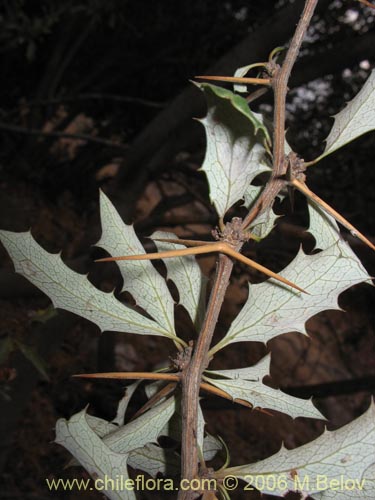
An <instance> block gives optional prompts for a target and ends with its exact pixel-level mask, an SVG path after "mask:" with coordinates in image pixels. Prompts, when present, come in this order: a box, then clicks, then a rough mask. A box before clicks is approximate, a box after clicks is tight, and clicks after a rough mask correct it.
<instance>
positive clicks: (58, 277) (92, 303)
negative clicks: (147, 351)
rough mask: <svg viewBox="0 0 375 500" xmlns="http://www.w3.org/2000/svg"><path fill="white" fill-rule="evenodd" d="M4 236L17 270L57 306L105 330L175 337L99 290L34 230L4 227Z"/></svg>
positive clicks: (0, 238)
mask: <svg viewBox="0 0 375 500" xmlns="http://www.w3.org/2000/svg"><path fill="white" fill-rule="evenodd" d="M0 240H1V242H2V243H3V245H4V246H5V248H6V249H7V251H8V253H9V255H10V257H11V258H12V260H13V263H14V267H15V270H16V272H18V273H20V274H22V275H23V276H25V278H27V279H28V280H29V281H31V283H33V284H34V285H35V286H37V287H38V288H39V289H40V290H42V291H43V292H44V293H45V294H46V295H48V296H49V297H50V299H51V300H52V303H53V305H54V306H55V307H57V308H61V309H65V310H67V311H71V312H73V313H75V314H78V315H79V316H82V317H83V318H86V319H88V320H90V321H92V322H93V323H95V324H96V325H98V326H99V328H100V330H101V331H114V332H129V333H137V334H143V335H162V336H166V337H172V338H174V336H173V335H171V333H170V332H169V331H167V330H165V329H164V328H162V327H161V326H160V325H159V324H158V323H156V322H155V321H152V320H150V319H148V318H146V317H145V316H142V314H139V313H138V312H136V311H135V310H133V309H132V308H130V307H128V306H126V305H124V304H122V303H121V302H120V301H118V300H117V299H116V297H115V296H114V295H113V293H105V292H102V291H100V290H98V289H97V288H96V287H95V286H94V285H93V284H92V283H90V281H89V280H88V279H87V277H86V276H84V275H82V274H79V273H76V272H75V271H72V270H71V269H70V268H69V267H67V266H66V265H65V264H64V263H63V261H62V260H61V257H60V255H59V254H51V253H49V252H46V251H45V250H44V249H43V248H42V247H41V246H40V245H38V243H37V242H36V241H35V240H34V238H33V237H32V236H31V233H30V232H26V233H12V232H9V231H0Z"/></svg>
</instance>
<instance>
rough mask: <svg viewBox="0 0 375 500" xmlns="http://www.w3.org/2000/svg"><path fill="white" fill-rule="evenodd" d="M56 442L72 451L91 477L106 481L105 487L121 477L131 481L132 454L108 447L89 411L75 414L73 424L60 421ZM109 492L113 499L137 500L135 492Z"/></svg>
mask: <svg viewBox="0 0 375 500" xmlns="http://www.w3.org/2000/svg"><path fill="white" fill-rule="evenodd" d="M56 443H58V444H60V445H62V446H64V448H66V449H67V450H68V451H70V453H71V454H72V455H73V456H74V458H75V459H76V460H77V461H78V462H79V463H80V464H81V465H82V466H83V467H84V468H85V469H86V470H87V472H88V473H89V474H90V475H91V476H93V477H95V478H98V479H102V480H103V483H102V484H103V485H104V480H105V479H108V478H111V479H113V480H116V478H118V477H120V476H121V477H122V478H123V480H124V481H125V480H126V479H127V478H128V474H127V460H128V455H127V454H120V453H116V452H114V451H112V450H110V449H109V448H108V446H106V445H105V444H104V442H103V441H102V440H101V439H100V437H99V436H97V435H96V434H95V432H94V431H93V430H92V429H91V428H90V426H89V424H88V422H87V420H86V411H85V410H83V411H81V412H79V413H77V414H76V415H73V416H72V417H71V418H70V420H69V421H67V420H65V419H60V420H58V421H57V423H56ZM105 493H106V496H107V497H108V498H110V499H111V500H135V494H134V492H133V491H131V490H123V491H116V489H113V490H112V489H108V490H106V491H105Z"/></svg>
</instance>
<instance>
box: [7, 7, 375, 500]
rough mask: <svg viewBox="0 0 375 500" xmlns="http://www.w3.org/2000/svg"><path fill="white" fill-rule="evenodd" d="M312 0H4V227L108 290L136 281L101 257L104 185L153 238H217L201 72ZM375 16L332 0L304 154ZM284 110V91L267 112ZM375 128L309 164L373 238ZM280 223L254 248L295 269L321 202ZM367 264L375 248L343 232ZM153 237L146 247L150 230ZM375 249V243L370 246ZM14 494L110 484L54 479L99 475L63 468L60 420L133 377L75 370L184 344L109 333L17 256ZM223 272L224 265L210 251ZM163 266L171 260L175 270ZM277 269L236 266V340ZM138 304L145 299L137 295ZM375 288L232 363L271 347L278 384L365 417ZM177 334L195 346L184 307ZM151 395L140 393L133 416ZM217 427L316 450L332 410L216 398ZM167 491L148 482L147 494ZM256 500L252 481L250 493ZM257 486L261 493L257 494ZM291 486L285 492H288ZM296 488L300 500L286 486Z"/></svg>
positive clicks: (279, 42) (301, 114)
mask: <svg viewBox="0 0 375 500" xmlns="http://www.w3.org/2000/svg"><path fill="white" fill-rule="evenodd" d="M303 4H304V2H303V1H302V0H295V1H294V2H293V1H288V0H280V1H274V0H273V1H271V0H263V1H262V2H256V1H251V0H222V1H221V2H217V0H200V1H191V0H179V1H178V2H176V1H173V0H163V1H162V2H134V1H130V0H121V1H120V0H106V1H105V2H104V1H101V0H74V1H73V0H65V1H64V2H60V1H58V0H39V1H38V2H35V1H32V0H3V1H2V2H1V5H0V26H1V29H0V54H1V68H2V71H1V83H0V99H1V100H0V192H1V196H0V228H1V229H6V230H12V231H27V230H29V229H30V228H31V231H32V234H33V236H34V237H35V238H36V240H37V241H38V242H39V243H40V244H41V245H43V246H44V248H46V249H47V250H49V251H50V252H59V251H60V250H62V257H63V259H64V261H65V262H66V263H67V264H68V265H69V266H70V267H71V268H73V269H74V270H76V271H78V272H81V273H89V279H90V280H91V281H92V282H93V283H94V284H96V285H97V286H98V287H100V288H101V289H102V290H105V291H110V290H112V289H113V288H114V287H116V288H117V289H119V287H120V286H121V278H120V275H119V273H118V272H117V270H116V266H115V264H108V265H105V266H98V265H95V264H94V263H93V260H94V259H95V258H98V257H100V256H103V255H104V254H103V253H102V252H101V251H100V250H99V249H97V248H95V247H94V246H93V245H94V244H95V243H96V242H97V241H98V239H99V236H100V232H101V229H100V225H99V209H98V192H99V188H100V189H102V190H103V191H104V192H106V193H107V194H108V196H109V197H110V199H111V200H112V201H113V203H114V204H115V206H116V207H117V209H118V210H119V212H120V214H121V215H122V217H123V218H124V220H125V221H126V222H127V223H134V224H135V228H136V230H137V232H138V234H139V235H140V237H142V238H144V237H146V236H147V235H149V234H151V233H152V232H153V231H155V230H158V229H163V230H168V231H173V232H175V233H176V234H178V235H179V236H182V237H197V238H199V239H206V238H209V237H210V232H211V229H212V228H213V227H214V226H215V225H216V223H217V219H216V215H215V211H214V209H213V207H212V206H211V205H210V203H209V201H208V187H207V183H206V180H205V177H204V175H203V174H202V173H201V172H199V171H198V169H199V167H200V165H201V163H202V161H203V157H204V150H205V137H204V131H203V127H202V126H201V125H200V124H199V123H198V122H197V121H195V120H193V118H194V117H202V116H204V114H205V104H204V101H203V99H202V96H201V95H200V92H199V90H198V89H197V88H196V87H195V86H194V85H192V84H191V83H190V82H189V80H192V79H193V78H194V76H195V75H202V74H222V75H232V74H233V73H234V71H235V69H236V68H237V67H240V66H244V65H246V64H250V63H252V62H257V61H264V60H266V58H267V57H268V55H269V53H270V51H271V50H272V49H273V48H275V47H277V46H284V45H287V43H288V41H289V39H290V37H291V35H292V34H293V31H294V29H295V25H296V23H297V22H298V19H299V16H300V13H301V11H302V8H303ZM374 16H375V10H373V9H371V8H369V7H366V6H364V5H363V4H361V3H359V2H357V1H354V0H353V1H351V0H346V1H341V0H320V1H319V3H318V8H317V11H316V15H315V16H314V19H313V22H312V25H311V27H310V29H309V31H308V34H307V37H306V41H305V43H304V45H303V48H302V50H301V53H300V57H299V58H298V61H297V63H296V65H295V68H294V70H293V74H292V78H291V80H290V85H289V86H290V93H289V96H288V124H287V126H288V134H287V138H288V141H289V143H290V144H291V145H292V146H293V148H294V149H295V151H296V152H298V153H299V154H300V156H302V157H303V158H305V160H309V159H313V158H315V157H316V156H317V155H318V153H320V152H321V151H322V150H323V148H324V142H323V141H324V138H325V137H326V136H327V134H328V131H329V129H330V127H331V125H332V118H331V116H332V115H334V114H335V113H337V112H338V111H339V110H340V109H342V107H343V106H344V105H345V102H347V101H349V100H350V99H351V98H353V96H354V95H355V94H356V93H357V92H358V91H359V89H360V88H361V86H362V85H363V83H364V82H365V80H366V78H367V77H368V75H369V73H370V72H371V70H372V68H373V67H374V62H375V30H374ZM252 109H254V110H255V111H258V112H263V113H264V114H265V115H266V116H269V117H272V93H271V92H269V93H267V94H266V95H264V96H262V97H261V98H260V99H258V100H257V101H255V102H254V103H253V104H252ZM374 151H375V134H374V133H369V134H367V135H365V136H363V137H361V138H359V139H358V140H357V141H355V142H354V143H352V144H350V145H347V146H346V147H345V148H343V149H341V150H340V151H338V152H336V153H335V154H333V155H331V156H329V157H328V158H326V159H325V160H323V161H322V162H321V163H319V164H318V165H317V166H315V167H314V168H312V169H310V171H309V172H308V175H309V177H308V184H309V186H310V188H311V189H312V190H313V191H315V192H316V193H317V194H318V195H319V196H321V197H322V198H323V199H324V200H326V201H327V202H328V203H330V204H331V205H332V206H333V207H335V209H337V210H338V211H340V212H341V213H342V214H343V215H344V216H345V217H346V218H347V219H349V220H350V221H351V222H352V223H353V224H354V225H355V226H357V227H358V229H360V230H361V231H362V232H363V233H364V234H365V235H366V236H368V237H369V238H370V239H371V238H374V237H375V216H374V213H375V194H374V193H375V191H374V188H373V186H374V183H375V169H374ZM276 211H277V212H278V213H279V214H280V215H283V217H281V218H280V219H279V221H278V225H277V227H276V228H275V229H274V231H273V232H272V234H271V235H270V236H269V237H268V238H267V239H266V240H265V241H263V242H262V243H261V244H257V245H255V244H251V245H249V246H247V247H246V254H247V255H249V256H250V257H252V258H254V259H256V260H257V261H259V262H261V263H262V264H264V265H266V266H268V267H270V268H271V269H273V270H275V271H276V272H277V271H280V270H281V269H282V268H283V267H285V265H286V264H288V262H290V261H291V260H292V259H293V257H294V256H295V254H296V252H297V251H298V248H299V247H300V245H301V244H303V246H304V249H305V250H306V251H309V250H311V249H312V247H313V240H312V238H311V237H309V235H308V234H307V233H306V232H305V228H306V227H307V225H308V218H307V214H306V202H305V200H304V199H303V197H302V196H300V195H299V194H296V203H295V208H294V211H293V212H292V210H291V207H290V204H289V202H288V201H285V202H283V203H278V204H277V205H276ZM343 234H344V237H345V238H347V239H348V241H349V242H350V244H351V245H352V248H353V249H354V251H355V252H356V253H357V254H358V255H359V257H360V258H361V259H362V260H363V262H364V264H365V266H366V268H367V269H368V271H369V273H370V275H372V276H373V275H374V273H375V264H374V256H373V255H372V254H371V250H369V249H367V248H366V247H364V246H363V245H362V244H361V242H359V240H356V239H355V238H353V237H352V236H351V235H349V234H347V233H346V232H345V231H343ZM142 241H144V243H145V245H146V248H147V249H151V248H152V245H151V243H150V241H149V240H147V239H142ZM373 241H374V240H373ZM0 259H1V267H0V404H1V414H0V421H1V426H0V427H1V428H0V441H1V443H0V446H1V447H0V477H1V481H2V484H3V486H2V488H1V490H0V499H2V498H4V499H13V498H15V499H16V498H35V499H47V498H53V497H56V498H62V499H73V498H76V497H78V496H79V497H82V498H92V499H98V498H102V495H101V494H100V493H97V492H77V491H75V492H64V491H59V492H50V491H48V489H47V487H46V484H45V479H46V478H53V477H56V478H59V477H86V476H87V475H86V473H85V472H84V471H82V470H81V469H77V468H74V469H68V470H64V466H65V465H66V464H67V462H68V461H69V454H68V453H67V452H66V451H65V450H64V449H63V448H61V447H60V446H58V445H56V444H53V443H52V441H53V440H54V425H55V422H56V420H57V419H58V418H60V417H65V418H69V417H70V416H71V415H72V414H73V413H75V412H77V411H79V410H81V409H82V408H83V407H84V406H85V405H87V404H89V405H90V406H89V411H90V412H91V413H93V414H95V415H98V416H100V417H103V418H107V419H111V418H113V417H114V414H115V411H116V403H117V401H118V400H119V399H120V398H121V396H122V394H123V391H124V384H123V383H121V382H116V381H113V382H102V381H96V382H92V381H90V382H87V381H82V380H79V381H77V380H72V378H71V376H72V375H73V374H75V373H84V372H95V371H146V370H154V369H156V368H158V367H160V366H165V365H167V364H168V363H169V358H168V356H171V355H173V350H172V349H171V346H170V345H169V342H168V341H166V340H164V339H161V338H156V337H148V338H147V337H143V336H142V337H141V336H134V335H128V334H124V333H122V334H114V333H111V334H109V333H104V334H103V335H102V336H100V334H99V331H98V328H97V327H96V326H95V325H94V324H92V323H89V322H88V321H85V320H83V319H80V318H78V317H77V316H74V315H72V314H70V313H66V312H63V311H55V310H53V308H52V307H51V306H50V301H49V299H48V298H47V297H46V296H44V295H43V294H42V293H40V292H39V291H38V290H37V289H36V288H35V287H33V286H32V285H30V284H29V283H28V282H27V281H26V280H24V279H23V278H22V277H20V276H18V275H16V274H15V273H14V272H13V265H12V263H11V260H10V259H9V257H8V255H7V253H6V252H5V250H4V249H3V248H2V247H1V248H0ZM199 262H200V264H201V266H202V269H203V270H204V272H205V274H206V275H207V276H209V277H210V276H212V273H213V270H214V265H215V259H214V258H212V257H204V258H201V259H200V260H199ZM159 268H160V270H161V272H164V268H163V266H162V265H161V266H160V267H159ZM261 279H262V277H261V276H260V275H256V274H254V273H252V272H251V271H250V270H249V269H248V268H245V267H244V266H241V265H240V264H236V266H235V271H234V274H233V279H232V284H231V286H230V288H229V290H228V295H227V302H226V304H225V306H224V309H223V312H222V315H221V317H220V321H219V324H218V328H217V333H216V334H217V338H220V337H221V336H222V335H223V334H224V333H225V331H226V329H227V328H228V326H229V325H230V323H231V321H232V320H233V318H234V316H235V315H236V314H237V312H238V311H239V310H240V308H241V306H242V304H243V303H244V301H245V300H246V297H247V283H248V281H249V280H251V281H252V282H254V281H260V280H261ZM124 298H125V299H128V300H131V297H126V296H124ZM374 298H375V297H374V290H373V289H371V287H369V286H366V285H360V286H357V287H354V288H352V289H350V290H348V291H347V292H345V293H344V294H342V296H341V297H340V306H341V307H342V309H344V310H345V312H343V311H327V312H324V313H321V314H319V315H317V316H315V317H314V318H312V319H311V320H310V321H309V322H308V325H307V329H308V332H309V337H305V336H302V335H301V334H297V333H293V332H292V333H290V334H286V335H282V336H279V337H277V338H276V339H274V340H272V341H271V342H270V343H269V344H268V345H267V346H264V345H263V344H258V343H254V344H238V345H237V344H234V345H232V346H231V347H228V348H227V349H225V350H224V351H223V352H222V353H220V355H218V357H217V359H215V366H216V367H220V368H235V367H243V366H247V365H249V364H252V363H255V362H256V361H258V359H260V358H261V357H262V356H263V355H264V354H265V353H266V352H267V351H269V350H270V351H271V352H272V364H271V377H270V378H269V380H268V381H267V383H269V384H271V385H273V386H274V387H281V388H282V389H283V390H285V391H286V392H288V393H289V394H292V395H295V396H299V397H304V398H307V397H311V396H313V397H314V402H315V404H316V405H317V407H318V408H319V409H320V410H321V411H322V412H323V414H324V415H325V416H326V417H327V418H328V420H329V424H328V427H329V429H334V428H338V427H340V426H342V425H344V424H346V423H348V422H350V421H351V420H352V419H353V418H355V417H356V416H358V415H360V414H361V413H363V412H364V411H365V409H367V407H368V405H369V402H370V394H371V393H374V389H375V357H374V352H375V350H374V348H375V341H374V307H373V303H374ZM176 317H177V325H178V329H179V330H178V331H179V332H181V335H182V336H183V337H185V338H191V336H192V335H193V334H192V328H191V325H190V323H189V321H188V319H187V315H186V313H185V312H184V311H183V310H182V308H180V307H177V308H176ZM143 402H144V395H143V394H142V391H140V392H139V395H137V396H136V397H135V398H134V401H133V403H132V406H131V408H130V412H132V411H133V412H134V411H135V410H136V409H137V408H138V407H139V406H140V405H141V404H142V403H143ZM203 407H204V408H205V409H206V411H205V416H206V420H207V430H208V431H209V432H210V433H213V434H219V435H221V436H222V438H223V439H224V440H225V441H226V442H227V444H228V446H229V449H232V450H233V451H232V465H238V464H241V463H248V462H252V461H256V460H259V459H262V458H264V457H266V456H268V455H270V454H271V453H274V452H276V451H277V450H278V449H279V448H280V444H281V442H282V441H283V442H284V443H285V445H286V446H287V447H288V448H293V447H295V446H298V445H301V444H303V443H305V442H307V441H309V440H311V439H312V438H314V437H317V436H318V435H319V434H320V433H321V432H322V430H323V423H322V422H315V421H312V420H309V419H303V418H299V419H296V420H294V421H293V420H292V419H291V418H290V417H287V416H285V415H281V414H276V413H275V414H274V416H269V415H264V414H261V413H259V412H257V411H253V412H251V411H250V410H247V409H241V408H239V407H237V406H235V405H232V404H230V403H226V402H223V401H221V400H218V399H215V398H205V400H204V402H203ZM149 497H150V498H151V497H152V498H156V494H155V495H154V496H152V495H151V494H148V496H147V495H145V496H144V498H149ZM164 497H166V495H164ZM233 498H241V496H240V493H237V497H233ZM246 498H260V497H259V496H258V495H257V494H254V496H252V497H250V494H248V495H247V496H246ZM273 498H274V497H273ZM288 498H298V495H294V496H293V495H289V497H288Z"/></svg>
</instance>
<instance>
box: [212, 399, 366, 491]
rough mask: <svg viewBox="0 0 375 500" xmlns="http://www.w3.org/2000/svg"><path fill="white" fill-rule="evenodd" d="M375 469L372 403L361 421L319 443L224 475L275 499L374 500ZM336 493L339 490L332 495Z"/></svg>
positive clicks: (334, 432) (239, 467)
mask: <svg viewBox="0 0 375 500" xmlns="http://www.w3.org/2000/svg"><path fill="white" fill-rule="evenodd" d="M374 464H375V406H374V404H373V403H372V404H371V405H370V408H369V409H368V410H367V411H366V412H365V413H364V414H363V415H362V416H361V417H359V418H357V419H356V420H354V421H353V422H351V423H349V424H347V425H345V426H343V427H341V428H340V429H338V430H336V431H332V432H329V431H325V432H324V433H323V434H322V435H321V436H319V437H318V438H317V439H315V441H312V442H310V443H307V444H305V445H303V446H300V447H299V448H296V449H294V450H287V449H285V448H284V447H282V448H281V450H280V451H279V452H278V453H276V454H275V455H273V456H271V457H269V458H266V459H265V460H261V461H260V462H257V463H255V464H247V465H241V466H238V467H231V468H228V469H226V470H224V471H222V472H221V473H220V474H222V475H223V476H227V475H234V476H236V477H238V478H241V479H243V480H244V481H246V482H248V483H250V484H253V485H254V486H255V487H256V488H257V489H259V490H260V491H261V492H262V493H267V494H269V495H275V496H278V495H280V496H283V495H285V494H286V493H287V491H300V492H302V493H303V498H307V496H308V495H314V497H313V498H314V499H316V500H328V499H329V498H336V499H337V500H346V499H350V498H356V499H357V498H374V497H373V496H371V492H373V491H374V467H373V466H374ZM366 471H368V476H369V477H368V481H369V482H368V483H367V477H366V474H365V472H366ZM341 481H349V482H350V484H351V485H353V484H354V486H355V487H354V491H355V493H356V495H353V493H354V492H351V491H348V490H349V487H347V488H346V487H345V486H344V487H342V486H340V485H341V484H342V483H341ZM347 484H348V485H349V483H347ZM334 488H336V491H331V492H329V491H328V490H333V489H334ZM361 488H364V491H362V490H361ZM366 490H367V492H366ZM364 492H366V494H364ZM316 493H317V495H315V494H316Z"/></svg>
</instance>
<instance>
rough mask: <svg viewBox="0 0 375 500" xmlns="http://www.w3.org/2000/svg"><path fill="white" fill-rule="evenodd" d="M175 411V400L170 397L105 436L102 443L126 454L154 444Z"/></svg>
mask: <svg viewBox="0 0 375 500" xmlns="http://www.w3.org/2000/svg"><path fill="white" fill-rule="evenodd" d="M175 411H176V400H175V398H173V397H171V398H169V399H167V400H166V401H164V402H162V403H160V404H158V405H156V406H154V407H153V408H152V409H151V410H149V411H148V412H147V413H144V414H143V415H141V416H140V417H138V418H136V419H135V420H132V421H131V422H129V423H128V424H126V425H123V426H121V427H119V428H118V429H117V430H115V431H113V432H112V433H110V434H107V435H106V436H105V437H104V439H103V441H104V442H105V444H106V445H107V446H108V447H109V448H110V449H111V450H113V451H116V452H118V453H128V452H130V451H132V450H135V449H137V448H142V447H143V446H144V445H145V444H147V443H153V442H156V440H157V438H158V437H159V435H160V434H161V433H162V430H163V429H164V428H165V425H166V423H167V422H168V421H169V420H170V418H171V417H172V415H173V414H174V413H175Z"/></svg>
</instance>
